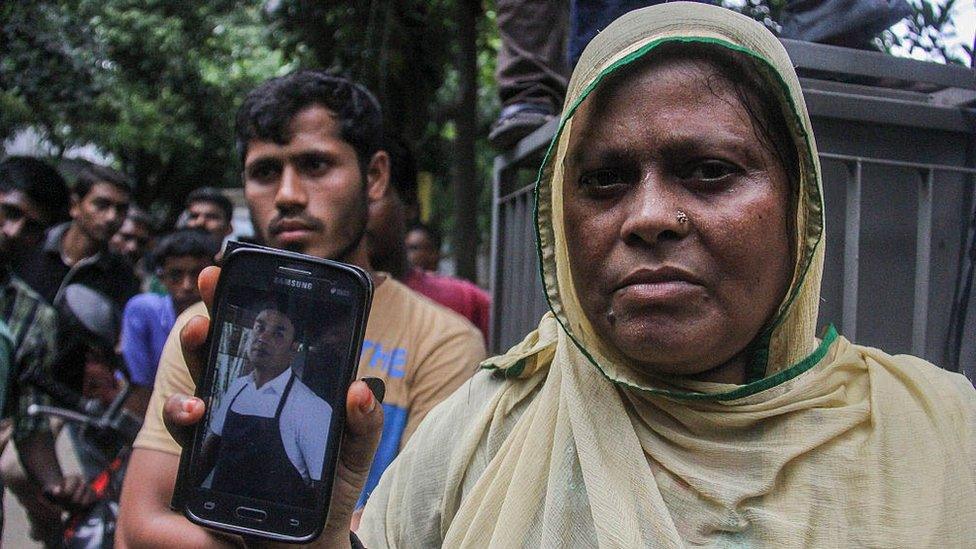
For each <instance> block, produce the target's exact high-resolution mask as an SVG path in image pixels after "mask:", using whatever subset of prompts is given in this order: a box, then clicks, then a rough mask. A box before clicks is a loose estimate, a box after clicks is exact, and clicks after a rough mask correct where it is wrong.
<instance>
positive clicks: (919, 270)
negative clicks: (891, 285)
mask: <svg viewBox="0 0 976 549" xmlns="http://www.w3.org/2000/svg"><path fill="white" fill-rule="evenodd" d="M919 175H921V176H922V177H921V181H920V182H919V185H918V215H917V222H918V224H917V226H916V239H915V306H914V309H913V311H912V354H913V355H915V356H924V355H925V336H926V330H927V328H928V318H929V273H930V268H929V259H930V258H931V255H932V184H933V183H934V182H935V170H932V169H928V170H923V171H922V172H920V173H919Z"/></svg>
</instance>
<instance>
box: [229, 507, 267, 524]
mask: <svg viewBox="0 0 976 549" xmlns="http://www.w3.org/2000/svg"><path fill="white" fill-rule="evenodd" d="M236 512H237V516H239V517H241V518H242V519H250V520H253V521H257V522H264V519H266V518H268V513H267V512H265V511H262V510H260V509H252V508H250V507H238V508H237V509H236Z"/></svg>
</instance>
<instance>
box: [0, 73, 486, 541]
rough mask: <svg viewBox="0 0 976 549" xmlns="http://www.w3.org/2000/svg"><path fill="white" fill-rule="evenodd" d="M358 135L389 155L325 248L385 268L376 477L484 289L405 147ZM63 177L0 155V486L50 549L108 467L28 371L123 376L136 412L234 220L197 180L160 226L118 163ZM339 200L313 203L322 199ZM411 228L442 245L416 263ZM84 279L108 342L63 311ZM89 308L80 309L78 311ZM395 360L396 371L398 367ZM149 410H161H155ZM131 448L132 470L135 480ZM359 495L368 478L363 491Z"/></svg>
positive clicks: (305, 76)
mask: <svg viewBox="0 0 976 549" xmlns="http://www.w3.org/2000/svg"><path fill="white" fill-rule="evenodd" d="M296 83H298V84H304V85H310V86H313V87H314V86H319V88H318V89H316V90H314V91H313V92H310V95H309V96H308V97H306V98H305V99H304V101H305V102H306V103H305V104H303V106H310V105H316V104H319V102H320V96H324V95H326V94H328V93H332V92H333V91H336V90H345V89H346V88H348V87H349V86H351V84H350V83H349V82H346V81H344V80H334V79H330V78H328V77H324V76H323V75H321V74H319V73H314V72H306V73H299V74H296V75H294V76H293V82H291V83H290V84H289V87H285V88H284V89H285V91H286V92H287V91H288V90H289V89H290V86H294V85H296ZM350 89H352V88H350ZM355 89H356V90H357V93H360V94H362V95H363V97H369V96H368V94H367V92H365V91H364V90H360V88H355ZM277 93H281V91H280V90H279V91H278V92H277ZM257 99H261V100H263V101H268V100H269V99H268V98H261V97H258V98H257ZM254 108H255V109H260V108H261V104H260V103H259V104H258V105H257V106H255V107H254ZM265 108H266V107H265ZM356 116H357V117H358V118H357V119H356V121H357V123H362V122H361V121H360V120H359V118H365V120H366V122H365V123H367V124H372V125H374V126H375V128H376V129H377V131H378V128H379V126H378V120H379V118H378V117H379V111H378V109H373V110H366V111H365V112H362V113H356ZM364 139H366V140H368V141H367V142H366V143H365V145H364V146H366V147H369V150H372V151H374V152H375V151H380V150H387V149H388V150H389V152H388V153H387V152H383V153H382V154H383V158H384V160H383V174H382V181H381V182H380V183H381V184H377V185H376V187H375V191H373V193H372V194H371V195H369V197H368V198H369V200H368V207H367V196H365V195H363V196H357V195H354V196H353V197H352V198H353V200H351V201H350V202H349V203H348V207H347V208H346V209H345V210H343V209H341V208H340V209H337V210H335V211H329V212H328V213H329V215H330V216H331V217H328V218H327V220H326V221H325V225H326V226H329V227H334V226H337V225H339V226H341V225H348V226H350V227H352V228H353V229H352V231H351V232H349V233H348V236H347V237H346V238H347V239H348V242H347V243H346V244H345V245H344V246H345V248H344V251H343V252H342V253H343V255H333V254H334V253H335V252H327V253H321V252H320V253H319V255H325V256H326V257H333V258H335V259H342V260H346V261H353V262H356V261H358V262H359V264H361V265H364V266H368V265H371V263H369V262H373V263H375V264H376V265H377V267H375V268H373V269H372V272H375V273H383V274H377V275H376V276H377V279H378V280H382V279H383V278H384V277H388V278H390V279H391V281H390V282H389V283H386V284H382V285H381V288H382V289H381V290H379V292H378V293H379V295H381V296H383V298H382V299H379V300H378V304H377V306H376V307H374V311H379V313H378V316H379V317H381V318H382V320H379V319H377V321H374V322H372V323H370V329H369V330H367V334H366V335H367V339H366V342H365V345H364V352H363V360H362V364H363V369H364V371H365V372H368V373H372V374H374V375H378V373H379V372H385V373H386V374H387V375H388V379H387V387H388V391H389V392H388V395H389V397H388V398H387V399H386V402H385V404H384V405H385V406H386V407H387V414H388V416H389V417H391V418H393V417H400V418H401V420H400V421H401V427H400V430H399V431H391V432H390V433H389V437H388V439H386V440H385V441H384V451H383V452H382V453H381V456H379V457H378V459H377V466H376V478H375V479H374V482H373V484H375V480H378V478H379V474H380V473H381V472H382V470H383V468H385V466H386V465H387V464H388V463H389V462H391V461H392V460H393V458H394V457H395V455H396V453H397V452H398V450H399V448H400V446H401V445H402V443H403V442H405V440H406V438H407V436H409V433H410V432H412V430H413V429H415V428H416V426H417V424H418V423H419V421H420V419H422V417H423V415H424V414H425V413H426V411H427V410H429V409H430V408H432V407H433V405H434V404H435V403H436V402H438V401H439V400H441V399H442V398H444V397H445V396H446V394H447V393H449V392H450V391H451V390H453V389H454V388H456V387H457V386H458V385H460V383H462V382H463V381H464V380H465V379H467V377H468V376H469V375H470V374H471V373H473V371H474V365H475V364H476V363H477V362H479V361H480V360H481V359H483V358H484V355H485V347H484V342H485V340H486V338H487V330H488V314H489V310H490V302H489V298H488V294H487V293H486V292H485V291H484V290H482V289H481V288H479V287H478V286H476V285H475V284H473V283H471V282H467V281H464V280H461V279H457V278H454V277H451V276H448V275H444V274H440V273H437V272H436V270H437V269H438V268H439V260H440V255H439V254H440V250H439V246H440V245H441V242H440V240H439V237H438V236H436V235H437V232H436V230H435V229H433V228H431V227H430V226H428V225H424V224H422V223H419V222H417V221H416V220H415V219H414V218H415V217H416V211H417V209H418V208H417V192H416V189H417V184H416V181H417V173H416V166H415V162H414V160H413V156H412V153H411V152H410V150H409V148H408V147H407V145H406V144H404V143H402V142H400V141H398V140H390V139H387V138H386V137H385V136H381V134H379V133H376V134H375V135H374V134H370V133H369V132H364ZM244 142H245V143H246V140H245V141H244ZM386 143H390V144H391V145H390V146H388V145H386ZM393 144H395V146H392V145H393ZM71 175H73V176H74V177H73V179H74V180H73V182H72V183H71V184H69V183H68V182H67V181H66V177H63V176H62V174H61V173H60V172H59V171H58V169H57V168H56V167H55V166H54V165H52V163H50V162H47V161H45V160H43V159H40V158H34V157H27V156H11V157H7V158H5V159H3V160H2V161H0V204H2V209H0V229H2V231H0V283H2V284H3V289H2V293H0V343H2V345H0V352H2V356H0V358H2V360H0V366H3V367H5V368H6V375H4V376H2V379H3V380H4V381H5V385H4V387H2V389H3V390H0V395H3V396H5V397H6V398H7V401H6V403H5V404H3V406H4V408H3V410H4V414H3V415H4V421H3V429H2V431H0V437H2V438H0V446H2V448H3V449H4V452H3V457H2V461H0V464H2V465H0V471H2V478H3V485H4V486H5V487H6V488H8V489H9V491H10V492H12V493H13V494H14V495H15V497H16V498H17V500H18V501H19V502H20V504H21V505H23V507H24V508H25V510H26V512H27V516H28V519H29V522H30V528H31V536H32V537H33V538H34V539H36V540H38V541H41V542H42V543H44V544H45V545H49V546H57V545H58V544H59V543H60V536H61V534H62V519H63V518H64V513H65V512H66V511H69V510H74V509H78V508H83V507H84V506H86V505H90V504H91V503H92V500H93V494H92V492H91V489H90V488H89V486H88V484H87V482H86V481H87V480H89V479H91V478H92V477H94V476H95V475H96V474H97V473H98V471H99V470H100V469H101V468H102V467H104V465H105V463H104V461H105V458H104V456H101V455H98V453H97V452H94V451H92V450H91V449H90V448H89V447H88V445H87V444H86V443H85V442H84V441H83V440H81V438H80V437H81V434H80V428H79V426H78V425H76V424H73V423H67V424H63V423H62V422H61V421H58V420H50V418H46V417H44V416H38V415H31V414H29V413H28V412H27V409H28V407H29V406H30V405H31V404H50V403H51V402H50V400H51V398H50V396H49V395H48V394H46V393H45V391H42V390H40V389H39V388H38V387H36V386H35V385H34V384H33V383H32V382H31V381H30V380H31V376H30V373H32V372H43V373H44V374H45V375H49V376H50V377H51V378H52V379H53V380H54V381H56V382H57V383H60V384H63V385H64V386H65V387H67V388H68V389H70V390H73V391H76V392H77V393H80V394H81V395H83V396H84V397H85V398H90V399H94V400H96V401H99V402H101V403H102V404H103V405H108V403H110V402H111V401H112V400H113V399H114V398H115V397H116V396H117V394H118V393H119V391H120V388H121V386H122V383H123V382H124V383H125V384H127V385H128V395H127V397H126V400H125V403H124V406H125V407H126V409H127V410H128V411H129V412H130V413H132V414H134V415H135V416H136V417H139V418H143V417H145V415H146V412H147V409H149V406H150V401H151V395H152V394H153V388H154V385H155V384H156V377H157V368H158V366H159V365H160V363H161V358H162V363H163V364H167V359H168V360H170V361H172V360H173V357H172V356H169V357H167V356H164V354H165V352H166V351H165V349H166V342H167V340H168V339H171V338H170V334H171V332H173V327H174V325H176V324H177V322H178V320H177V319H178V318H181V317H183V318H185V317H186V315H184V314H183V313H184V312H186V311H188V310H193V311H198V310H199V306H198V308H197V309H193V307H194V304H197V303H199V302H200V290H199V288H198V285H197V280H198V278H199V276H200V273H201V272H202V271H203V270H204V269H205V268H207V267H208V266H211V265H215V264H217V263H218V262H219V260H220V258H221V255H222V248H223V246H222V244H223V243H224V242H225V240H227V239H228V237H230V236H231V234H232V232H233V227H232V219H233V204H232V202H231V200H230V199H229V198H228V197H227V196H226V195H225V193H223V192H222V191H221V190H220V189H217V188H214V187H200V188H197V189H196V190H194V191H192V192H191V193H189V194H188V195H187V197H186V200H185V203H184V204H183V206H184V207H183V210H182V212H180V214H179V215H178V216H176V222H175V224H174V226H173V227H172V228H171V229H168V230H166V229H163V228H161V227H160V226H159V224H158V223H157V222H156V221H155V220H154V219H153V218H152V217H150V216H149V215H148V214H147V213H146V212H145V211H144V210H143V209H141V208H139V207H138V206H136V205H135V204H133V203H132V188H131V186H130V182H129V181H128V180H127V178H126V177H125V176H124V175H123V174H121V173H120V172H118V171H116V170H114V169H111V168H109V167H106V166H100V165H96V164H93V163H84V166H83V167H82V168H81V169H80V170H76V171H75V173H73V174H69V177H67V179H68V180H71V179H72V177H70V176H71ZM332 198H333V197H332V196H330V195H323V196H315V197H312V200H313V201H314V203H315V204H317V205H320V206H322V207H325V206H326V204H328V203H329V202H330V201H331V200H332ZM264 200H265V202H264V203H263V205H264V206H265V207H264V209H261V210H255V209H254V206H255V205H256V204H260V202H254V201H252V203H251V206H252V210H253V211H260V212H272V211H278V212H281V215H289V214H290V213H291V212H292V210H291V208H298V209H296V210H295V211H301V208H302V206H300V204H301V201H298V202H297V203H296V205H290V204H289V205H286V207H280V206H279V205H278V204H277V202H276V200H275V197H274V196H271V195H269V196H267V197H266V198H265V199H264ZM262 219H263V223H264V224H265V226H257V229H258V232H259V234H261V235H263V236H264V238H268V228H269V227H268V226H267V225H268V223H269V222H273V221H274V220H273V219H266V218H261V217H256V218H255V223H262ZM408 227H410V228H411V232H412V231H413V230H414V229H413V228H414V227H420V228H423V230H424V231H427V232H426V233H425V234H430V235H434V236H433V238H438V240H437V241H436V246H438V249H436V250H433V249H429V246H428V248H427V249H425V253H426V255H425V256H424V261H423V263H412V262H411V261H410V260H411V259H412V258H413V255H412V253H408V252H407V242H406V235H407V230H408ZM367 229H368V231H367ZM327 236H329V237H330V239H331V238H333V237H335V236H338V237H342V236H344V235H343V234H342V233H339V234H337V235H332V234H330V235H327ZM330 239H325V238H324V239H323V243H324V245H326V246H331V245H332V244H330V243H329V242H330ZM264 242H269V240H264ZM270 242H271V243H272V244H273V243H274V242H273V237H272V239H271V240H270ZM428 244H429V242H428ZM364 253H365V255H363V254H364ZM354 254H358V255H354ZM432 258H433V259H432ZM398 281H402V284H401V282H398ZM79 285H80V286H84V287H86V288H88V289H90V290H93V291H94V292H97V294H96V295H98V296H102V297H104V300H103V302H104V303H107V304H108V308H109V310H110V317H111V318H112V319H114V320H113V322H114V326H115V333H114V334H113V335H112V337H111V338H109V339H110V340H106V339H105V338H101V339H99V337H96V336H95V335H94V334H92V333H89V332H88V331H87V330H85V328H84V326H83V323H79V322H74V323H72V322H67V321H66V317H67V316H70V314H69V312H68V311H67V310H66V309H67V306H66V305H65V302H66V301H67V295H68V293H69V289H70V288H72V287H74V286H79ZM415 292H416V293H415ZM418 294H422V295H425V296H429V298H430V299H431V300H433V301H436V302H438V303H439V304H440V305H435V304H433V303H432V302H431V301H428V300H427V299H425V298H421V297H419V296H418ZM387 309H390V310H391V311H392V312H387V311H386V310H387ZM451 309H452V310H453V311H456V313H455V312H451V311H450V310H451ZM89 312H91V311H85V310H82V311H79V313H80V315H79V316H82V317H84V316H86V313H89ZM432 326H433V327H434V329H433V330H431V327H432ZM171 347H172V345H171ZM173 351H174V350H173V349H170V351H169V352H170V355H172V353H173ZM391 367H395V368H396V369H397V370H396V371H393V372H391ZM403 372H408V373H409V376H405V375H404V373H403ZM123 380H124V381H123ZM150 413H151V414H152V413H155V414H156V416H158V415H159V410H158V409H157V410H155V411H152V410H150ZM148 423H149V427H147V435H146V436H145V437H144V440H142V441H141V442H140V445H141V446H145V447H149V448H151V447H153V443H152V442H146V441H152V439H153V435H152V426H153V420H152V417H150V420H149V421H148ZM157 427H158V425H157ZM62 430H66V431H67V432H68V433H69V435H68V436H70V437H71V439H72V446H73V448H74V450H75V452H76V454H77V458H78V462H79V464H80V466H81V470H82V474H81V475H71V474H64V473H63V472H62V469H61V467H60V465H59V462H58V456H57V453H56V452H55V439H56V438H57V437H58V436H59V434H60V432H61V431H62ZM168 449H169V448H168V447H167V450H168ZM140 453H142V450H140V451H138V452H137V453H136V463H135V466H134V467H133V471H134V473H133V474H134V476H136V477H138V475H139V471H140V468H139V463H140V460H139V457H140ZM370 489H371V487H370ZM366 494H368V489H367V491H366V492H364V496H363V499H364V501H365V497H366Z"/></svg>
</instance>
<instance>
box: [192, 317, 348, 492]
mask: <svg viewBox="0 0 976 549" xmlns="http://www.w3.org/2000/svg"><path fill="white" fill-rule="evenodd" d="M297 331H298V330H296V326H295V323H294V322H293V321H292V319H291V318H289V316H288V314H287V313H286V312H284V311H282V310H280V308H278V307H277V306H275V305H267V306H263V307H261V308H260V309H259V310H258V314H257V317H256V318H255V320H254V325H253V328H252V330H251V334H250V339H249V342H248V344H247V351H246V357H247V367H248V368H249V369H250V373H248V374H246V375H242V376H240V377H238V378H237V379H235V380H234V381H233V382H232V383H231V384H230V386H229V388H228V389H227V391H226V393H224V395H223V397H222V398H221V399H220V402H219V404H217V407H216V408H214V412H213V415H212V416H211V418H210V423H209V431H208V433H207V436H206V439H205V440H204V444H203V455H204V457H203V462H204V463H205V464H208V465H206V466H205V467H204V469H203V470H202V473H203V474H204V475H206V476H207V478H206V479H205V480H204V484H205V485H206V484H209V487H210V488H212V489H213V490H217V491H221V492H227V493H231V494H237V495H242V496H248V497H253V498H257V499H263V500H269V501H276V502H278V503H284V504H288V505H295V506H301V507H310V506H312V505H313V504H314V500H315V498H314V494H315V487H316V485H317V483H318V482H320V481H321V480H322V478H321V477H322V464H323V461H324V458H325V445H326V440H327V438H328V434H329V430H328V428H323V425H326V426H327V425H329V422H330V420H331V418H332V407H331V406H330V405H329V404H328V402H326V401H325V400H324V399H322V398H321V397H319V396H318V395H316V394H315V393H314V392H312V390H311V389H309V388H308V387H307V386H306V385H305V384H304V383H303V382H302V381H301V379H299V375H298V374H297V373H296V372H295V371H294V370H293V369H292V363H293V361H294V359H295V356H296V354H297V353H298V343H299V341H298V340H297V338H296V332H297ZM210 464H212V468H211V466H210Z"/></svg>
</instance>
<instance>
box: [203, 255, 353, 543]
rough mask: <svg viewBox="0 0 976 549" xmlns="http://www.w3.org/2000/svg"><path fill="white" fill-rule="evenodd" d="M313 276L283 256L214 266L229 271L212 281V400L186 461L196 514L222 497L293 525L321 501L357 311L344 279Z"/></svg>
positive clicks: (238, 513)
mask: <svg viewBox="0 0 976 549" xmlns="http://www.w3.org/2000/svg"><path fill="white" fill-rule="evenodd" d="M299 273H301V274H299ZM316 274H319V275H321V274H323V273H321V272H319V273H315V272H313V271H310V270H303V269H288V268H282V267H281V266H280V265H275V266H265V267H264V268H248V269H241V268H238V269H231V270H228V271H226V272H223V273H222V274H221V278H222V279H223V278H224V277H225V276H228V275H230V278H229V280H227V281H226V283H224V284H222V287H221V288H220V290H219V295H218V299H219V307H218V309H217V311H216V312H217V314H216V315H215V318H214V325H213V327H212V330H213V331H212V332H211V334H212V335H211V337H212V342H213V343H212V347H211V355H210V363H211V366H210V368H208V370H207V374H208V379H205V380H204V381H205V382H206V383H207V387H208V390H207V391H206V392H207V393H208V394H209V397H208V398H209V402H208V403H207V414H206V416H205V418H204V422H203V425H202V426H201V428H200V429H199V430H198V431H197V433H198V434H197V441H196V444H195V449H196V451H195V452H194V453H195V455H194V458H193V460H192V461H191V466H190V477H191V478H190V483H191V485H192V486H194V487H195V488H197V490H195V492H197V493H198V494H201V495H202V494H205V497H203V498H202V499H201V498H194V499H197V501H198V502H202V504H203V510H205V511H217V509H216V507H217V506H218V505H220V506H223V507H225V512H226V513H227V514H228V516H229V518H230V519H231V521H235V520H236V521H243V523H244V524H245V525H248V524H251V523H253V524H252V526H255V527H258V526H259V525H260V524H265V525H268V526H270V525H271V523H279V524H281V525H285V526H289V525H290V526H292V527H296V526H298V525H299V524H296V523H300V522H301V521H302V520H306V519H307V518H308V516H309V513H311V512H312V511H313V510H315V509H317V508H318V509H321V506H322V505H323V502H322V494H323V490H322V488H323V481H327V482H326V486H325V487H326V488H329V487H330V486H331V477H330V476H329V475H331V473H332V471H331V466H330V465H329V463H328V462H329V456H330V450H332V452H331V454H334V450H335V449H334V448H330V445H335V444H338V440H339V437H338V433H337V429H335V428H334V425H333V424H334V422H335V420H336V418H337V414H338V413H341V412H342V410H343V409H344V408H343V407H344V405H345V395H346V390H347V388H348V384H349V382H350V379H351V375H352V371H354V369H355V367H356V363H357V362H358V360H357V357H358V349H357V348H356V347H355V344H356V342H357V341H358V338H357V329H358V326H357V321H358V320H359V318H360V317H361V316H362V314H363V311H362V310H361V303H362V295H361V294H362V291H361V289H360V288H359V287H357V285H356V282H355V280H354V279H353V277H351V276H349V275H347V274H345V273H341V272H339V273H328V274H329V276H316ZM222 282H224V281H223V280H222ZM359 337H361V335H360V336H359ZM221 495H223V496H227V497H223V498H221V497H220V496H221ZM231 509H233V515H230V511H231ZM223 514H224V513H216V514H215V516H220V515H223ZM286 530H288V528H286ZM295 533H297V531H296V532H295Z"/></svg>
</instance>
